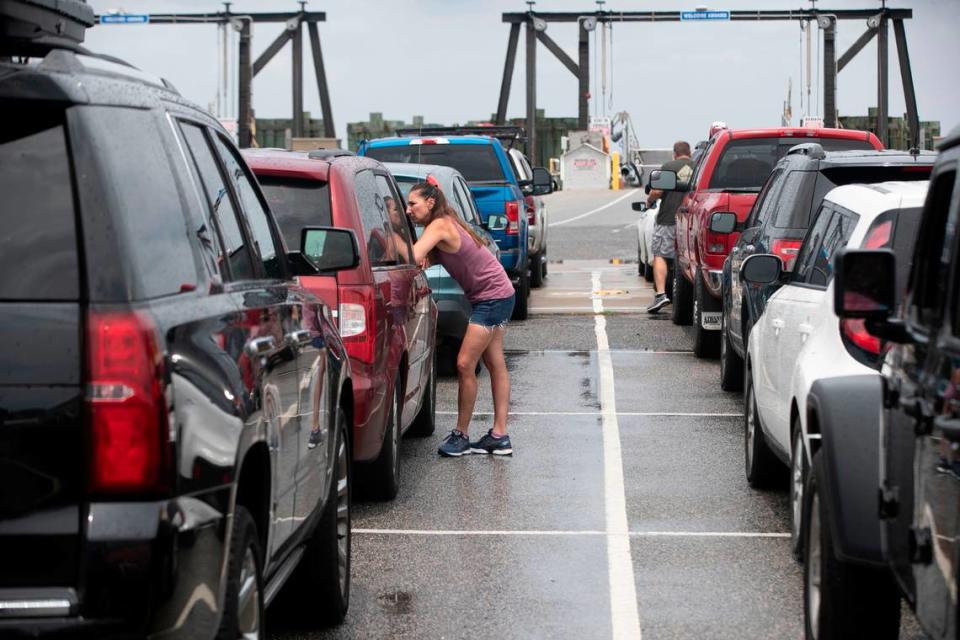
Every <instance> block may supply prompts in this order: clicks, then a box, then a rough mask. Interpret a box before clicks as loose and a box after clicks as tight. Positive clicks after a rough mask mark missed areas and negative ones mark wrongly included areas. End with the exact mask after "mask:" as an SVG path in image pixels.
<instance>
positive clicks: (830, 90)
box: [821, 17, 837, 127]
mask: <svg viewBox="0 0 960 640" xmlns="http://www.w3.org/2000/svg"><path fill="white" fill-rule="evenodd" d="M821 19H822V18H821ZM828 20H830V24H829V25H828V26H827V27H826V28H825V29H824V30H823V124H824V126H826V127H836V126H837V21H836V20H834V19H833V18H832V17H830V18H828Z"/></svg>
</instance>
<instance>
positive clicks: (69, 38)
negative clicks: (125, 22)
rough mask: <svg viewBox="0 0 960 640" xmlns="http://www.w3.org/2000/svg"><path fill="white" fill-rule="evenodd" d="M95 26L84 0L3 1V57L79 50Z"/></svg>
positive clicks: (0, 23) (0, 37) (0, 21)
mask: <svg viewBox="0 0 960 640" xmlns="http://www.w3.org/2000/svg"><path fill="white" fill-rule="evenodd" d="M94 24H96V20H95V19H94V13H93V8H92V7H90V6H88V5H87V3H86V2H84V1H83V0H0V43H2V45H3V47H2V50H3V51H2V53H0V55H25V54H29V55H37V54H38V53H46V52H49V51H50V50H52V49H58V48H65V49H74V50H76V49H75V48H76V47H78V46H79V44H80V43H81V42H83V39H84V37H85V35H86V30H87V29H88V28H89V27H92V26H93V25H94Z"/></svg>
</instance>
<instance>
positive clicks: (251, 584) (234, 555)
mask: <svg viewBox="0 0 960 640" xmlns="http://www.w3.org/2000/svg"><path fill="white" fill-rule="evenodd" d="M241 594H243V596H244V597H243V598H242V599H241ZM263 598H264V593H263V554H262V552H261V550H260V538H259V537H258V536H257V525H256V523H254V521H253V516H251V515H250V512H249V511H247V508H246V507H244V506H243V505H237V506H236V508H235V509H234V513H233V530H232V532H231V535H230V558H229V564H228V566H227V589H226V594H225V600H224V603H223V617H222V618H221V619H220V628H219V629H218V630H217V638H218V640H234V639H235V638H239V637H243V636H244V634H250V635H252V634H256V637H260V638H265V637H266V624H265V622H266V620H265V618H264V611H263V608H264V607H263Z"/></svg>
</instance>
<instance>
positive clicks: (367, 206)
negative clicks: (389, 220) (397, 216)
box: [354, 169, 396, 267]
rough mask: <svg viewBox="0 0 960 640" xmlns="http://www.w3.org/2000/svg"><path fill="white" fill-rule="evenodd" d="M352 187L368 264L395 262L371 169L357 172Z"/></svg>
mask: <svg viewBox="0 0 960 640" xmlns="http://www.w3.org/2000/svg"><path fill="white" fill-rule="evenodd" d="M354 189H355V191H356V194H357V207H358V208H359V209H360V224H361V225H362V226H363V233H362V234H361V236H362V237H363V239H364V241H365V242H366V246H367V257H368V258H369V259H370V266H372V267H376V266H382V265H388V264H395V262H396V256H395V254H394V256H393V257H391V252H390V245H389V243H388V240H387V239H388V237H389V236H388V231H387V225H386V222H385V221H384V217H385V214H386V205H385V204H384V202H383V196H381V195H380V194H379V193H378V191H377V180H376V178H375V177H374V175H373V171H371V170H370V169H365V170H363V171H359V172H357V176H356V180H355V182H354Z"/></svg>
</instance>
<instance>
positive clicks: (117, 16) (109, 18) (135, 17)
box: [100, 13, 150, 24]
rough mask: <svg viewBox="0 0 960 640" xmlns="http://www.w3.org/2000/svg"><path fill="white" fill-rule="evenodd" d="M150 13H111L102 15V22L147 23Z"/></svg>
mask: <svg viewBox="0 0 960 640" xmlns="http://www.w3.org/2000/svg"><path fill="white" fill-rule="evenodd" d="M148 22H150V14H148V13H110V14H107V15H103V16H100V24H147V23H148Z"/></svg>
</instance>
